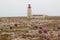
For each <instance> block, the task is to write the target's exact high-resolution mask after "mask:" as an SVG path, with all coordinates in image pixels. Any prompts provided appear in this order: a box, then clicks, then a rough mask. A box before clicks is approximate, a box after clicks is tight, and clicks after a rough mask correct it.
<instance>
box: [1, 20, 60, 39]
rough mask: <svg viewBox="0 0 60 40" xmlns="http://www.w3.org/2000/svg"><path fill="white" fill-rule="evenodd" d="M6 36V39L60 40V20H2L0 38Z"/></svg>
mask: <svg viewBox="0 0 60 40" xmlns="http://www.w3.org/2000/svg"><path fill="white" fill-rule="evenodd" d="M4 34H6V35H7V36H8V37H7V36H6V35H4ZM2 35H3V36H2ZM9 35H10V36H9ZM5 36H6V37H7V39H6V40H60V20H40V19H39V20H38V19H27V20H20V21H17V22H16V21H15V22H0V39H1V38H2V39H1V40H4V39H3V38H4V37H5ZM8 38H9V39H8Z"/></svg>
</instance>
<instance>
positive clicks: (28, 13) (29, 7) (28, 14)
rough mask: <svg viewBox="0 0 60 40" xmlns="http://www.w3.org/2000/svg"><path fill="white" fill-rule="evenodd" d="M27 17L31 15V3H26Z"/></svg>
mask: <svg viewBox="0 0 60 40" xmlns="http://www.w3.org/2000/svg"><path fill="white" fill-rule="evenodd" d="M27 16H28V18H31V17H32V10H31V4H28V12H27Z"/></svg>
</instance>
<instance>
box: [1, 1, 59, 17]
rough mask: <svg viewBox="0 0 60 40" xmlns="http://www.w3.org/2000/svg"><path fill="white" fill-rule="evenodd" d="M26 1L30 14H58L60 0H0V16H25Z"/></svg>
mask: <svg viewBox="0 0 60 40" xmlns="http://www.w3.org/2000/svg"><path fill="white" fill-rule="evenodd" d="M29 1H30V2H29ZM28 3H31V5H32V14H44V15H50V16H52V15H53V16H60V0H0V16H26V15H27V4H28Z"/></svg>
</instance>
